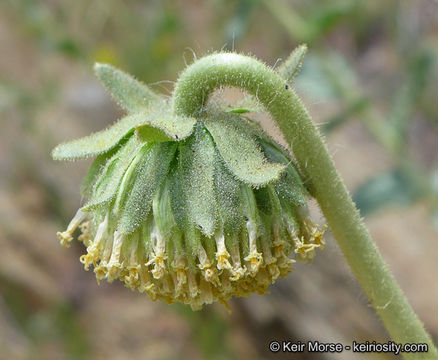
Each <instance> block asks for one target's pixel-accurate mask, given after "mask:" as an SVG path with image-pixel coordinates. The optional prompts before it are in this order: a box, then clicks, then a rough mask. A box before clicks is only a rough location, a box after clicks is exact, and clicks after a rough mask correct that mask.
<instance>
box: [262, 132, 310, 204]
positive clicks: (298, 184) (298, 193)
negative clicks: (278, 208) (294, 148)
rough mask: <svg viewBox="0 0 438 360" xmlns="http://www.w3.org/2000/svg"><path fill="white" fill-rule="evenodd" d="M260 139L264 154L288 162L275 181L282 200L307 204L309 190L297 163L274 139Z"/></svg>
mask: <svg viewBox="0 0 438 360" xmlns="http://www.w3.org/2000/svg"><path fill="white" fill-rule="evenodd" d="M259 141H260V145H261V147H262V149H263V152H264V154H265V155H266V157H267V158H268V159H269V160H270V161H275V162H278V163H281V164H287V168H286V170H285V171H284V172H283V173H282V174H281V177H280V179H279V180H278V181H276V182H274V183H273V186H274V189H275V192H276V193H277V195H278V197H279V198H280V200H282V201H287V202H291V203H293V204H295V205H304V204H306V197H307V190H306V188H305V187H304V184H303V181H302V179H301V175H300V173H299V171H298V168H297V167H296V165H295V163H294V162H293V161H292V160H291V159H290V158H289V156H287V154H286V153H285V151H283V150H282V149H280V148H279V147H278V146H276V145H275V144H274V142H273V141H270V140H269V139H266V138H260V140H259Z"/></svg>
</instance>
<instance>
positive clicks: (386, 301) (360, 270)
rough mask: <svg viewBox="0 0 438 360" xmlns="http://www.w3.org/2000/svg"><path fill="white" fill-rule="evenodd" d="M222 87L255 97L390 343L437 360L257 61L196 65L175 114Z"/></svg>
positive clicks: (289, 94) (308, 136) (325, 164)
mask: <svg viewBox="0 0 438 360" xmlns="http://www.w3.org/2000/svg"><path fill="white" fill-rule="evenodd" d="M221 86H235V87H238V88H241V89H244V90H245V91H247V92H248V93H250V94H252V95H254V96H256V97H257V99H258V100H259V101H260V102H261V103H262V104H263V105H264V106H265V108H266V109H267V110H268V111H269V113H270V114H271V116H272V117H273V119H274V120H275V121H276V123H277V124H278V126H279V127H280V129H281V131H282V133H283V135H284V137H285V139H286V141H287V142H288V143H289V144H291V147H292V150H293V153H294V155H295V158H296V160H297V162H298V164H299V165H300V168H301V171H302V173H303V175H304V176H305V178H306V179H307V180H308V181H309V185H310V190H311V192H312V194H313V195H314V196H315V198H316V199H317V200H318V203H319V205H320V207H321V209H322V211H323V213H324V215H325V217H326V219H327V222H328V224H329V225H330V228H331V230H332V232H333V234H334V236H335V238H336V240H337V241H338V243H339V246H340V248H341V249H342V252H343V254H344V256H345V257H346V259H347V261H348V263H349V265H350V267H351V269H352V271H353V273H354V274H355V275H356V277H357V279H358V281H359V283H360V284H361V286H362V287H363V289H364V291H365V293H366V294H367V295H368V298H369V299H370V302H371V304H372V305H373V306H374V308H375V309H376V311H377V313H378V314H379V315H380V317H381V318H382V320H383V323H384V324H385V326H386V328H387V329H388V332H389V334H390V335H391V337H392V339H393V340H394V341H395V342H397V343H403V344H404V343H426V344H428V346H429V352H428V353H423V354H421V353H414V354H408V353H406V354H405V355H404V356H405V358H406V359H414V358H415V359H420V358H421V359H437V358H438V352H437V350H436V348H435V347H434V345H433V343H432V340H431V338H430V336H429V335H428V333H427V332H426V331H425V329H424V327H423V324H422V323H421V321H420V320H419V319H418V317H417V315H416V314H415V312H414V311H413V309H412V308H411V306H410V305H409V303H408V301H407V299H406V298H405V296H404V294H403V292H402V290H401V289H400V287H399V286H398V284H397V282H396V280H395V279H394V277H393V275H392V274H391V272H390V270H389V268H388V266H387V265H386V263H385V262H384V261H383V259H382V257H381V256H380V254H379V252H378V250H377V248H376V246H375V244H374V242H373V240H372V239H371V237H370V235H369V233H368V231H367V229H366V227H365V225H364V224H363V222H362V221H361V219H360V215H359V211H358V210H357V209H356V207H355V205H354V203H353V201H352V200H351V197H350V196H349V194H348V191H347V189H346V187H345V185H344V183H343V182H342V180H341V178H340V176H339V174H338V172H337V170H336V168H335V166H334V163H333V160H332V159H331V157H330V155H329V153H328V151H327V148H326V146H325V144H324V142H323V140H322V138H321V135H320V134H319V131H318V129H317V128H316V127H315V125H314V124H313V122H312V120H311V118H310V116H309V114H308V112H307V110H306V109H305V107H304V106H303V104H302V102H301V101H300V99H299V98H298V97H297V95H296V94H295V92H294V91H293V90H291V89H287V88H286V86H285V82H284V81H283V80H282V79H281V78H280V76H279V75H277V74H276V73H275V72H274V71H273V70H272V69H271V68H268V67H267V66H266V65H264V64H263V63H261V62H259V61H258V60H256V59H254V58H251V57H248V56H243V55H239V54H234V53H218V54H213V55H210V56H207V57H204V58H202V59H200V60H198V61H196V62H195V63H194V64H192V65H191V66H189V67H188V68H187V69H186V70H185V71H184V72H183V73H182V74H181V76H180V78H179V80H178V83H177V84H176V87H175V91H174V94H173V101H174V103H173V106H174V112H175V113H176V114H177V115H186V116H193V115H197V114H199V113H200V112H202V110H203V107H204V106H205V104H206V103H207V100H208V97H209V95H210V94H211V93H212V92H213V91H214V90H215V89H217V88H219V87H221Z"/></svg>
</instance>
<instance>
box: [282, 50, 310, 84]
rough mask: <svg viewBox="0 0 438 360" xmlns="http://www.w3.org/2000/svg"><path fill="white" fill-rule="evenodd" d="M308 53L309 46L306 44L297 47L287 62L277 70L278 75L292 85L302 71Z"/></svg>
mask: <svg viewBox="0 0 438 360" xmlns="http://www.w3.org/2000/svg"><path fill="white" fill-rule="evenodd" d="M306 52H307V46H306V45H305V44H303V45H300V46H298V47H296V48H295V50H294V51H293V52H292V53H291V54H290V55H289V57H288V58H287V59H286V61H285V62H283V63H282V64H281V65H280V67H279V68H278V69H276V71H277V73H278V75H280V76H281V77H282V78H283V79H284V80H286V82H288V83H290V82H291V81H292V80H293V79H294V77H295V76H296V75H297V74H298V72H299V71H300V69H301V66H302V64H303V61H304V56H305V55H306Z"/></svg>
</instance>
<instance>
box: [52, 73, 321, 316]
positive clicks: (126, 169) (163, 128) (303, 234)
mask: <svg viewBox="0 0 438 360" xmlns="http://www.w3.org/2000/svg"><path fill="white" fill-rule="evenodd" d="M96 72H97V74H98V76H99V77H100V78H101V80H102V81H103V82H104V84H105V85H106V86H107V87H108V88H109V90H110V91H111V92H112V93H113V95H114V97H115V98H116V99H118V100H119V102H120V103H121V104H122V106H125V108H126V110H128V112H129V113H130V114H129V115H128V116H127V117H125V118H123V119H121V120H120V121H119V122H118V123H116V124H115V125H113V126H112V127H110V128H109V129H107V130H104V131H102V132H100V133H96V134H94V135H91V136H89V137H87V138H84V139H79V140H74V141H72V142H70V143H66V144H61V145H59V146H58V147H57V148H55V150H54V152H53V156H54V158H56V159H77V158H83V157H88V156H97V157H96V159H95V160H94V162H93V164H92V165H91V167H90V170H89V172H88V174H87V176H86V178H85V180H84V184H83V188H82V193H83V195H84V197H85V198H86V199H87V200H88V202H87V203H86V204H85V205H84V206H83V207H82V208H81V209H80V210H78V212H77V214H76V215H75V217H74V218H73V220H72V221H71V223H70V224H69V225H68V227H67V230H66V231H64V232H60V233H58V237H59V239H60V241H61V244H62V245H63V246H68V245H69V243H70V242H71V241H72V239H73V234H74V232H75V230H76V229H77V228H80V229H81V232H82V234H81V235H80V236H79V240H81V241H82V242H83V243H84V245H85V246H86V249H87V253H86V254H84V255H82V256H81V257H80V261H81V262H82V263H83V265H84V268H85V270H89V269H91V268H93V269H94V272H95V275H96V279H97V281H98V282H100V281H101V280H102V279H106V280H107V281H110V282H112V281H114V280H116V279H119V280H120V281H122V282H123V283H124V284H125V285H126V286H127V287H129V288H131V289H133V290H137V291H139V292H143V293H146V294H147V295H149V296H150V298H151V299H153V300H156V299H161V300H165V301H166V302H168V303H174V302H181V303H183V304H187V305H190V306H191V307H192V308H193V309H200V308H201V307H202V306H203V305H204V304H210V303H212V302H214V301H220V302H222V303H225V302H226V301H227V300H228V299H229V298H230V297H231V296H233V295H235V296H247V295H249V294H251V293H253V292H257V293H259V294H263V293H265V292H267V289H268V287H269V285H270V284H272V283H273V282H275V280H276V279H277V278H279V277H285V276H286V275H287V274H288V273H289V272H291V271H292V267H291V266H292V263H293V262H294V261H295V260H294V259H298V260H303V261H307V260H312V259H313V257H314V255H315V249H316V248H318V247H319V248H322V247H323V245H324V242H323V238H322V235H323V230H321V229H320V228H319V227H318V226H316V225H315V224H314V223H313V222H312V221H311V220H310V218H309V214H308V211H307V205H306V202H307V197H308V196H309V195H308V192H307V191H306V189H305V187H304V185H303V181H302V179H301V177H300V174H299V172H298V169H297V168H296V166H295V165H294V163H293V161H292V160H291V158H290V156H289V154H288V152H287V151H285V150H284V149H282V148H281V146H280V145H278V144H276V143H275V142H274V141H273V140H272V139H271V138H269V137H268V135H266V134H265V133H264V132H263V131H262V130H261V129H260V128H259V127H258V126H257V125H256V124H255V123H254V122H253V121H251V120H249V119H248V118H245V117H243V116H241V115H238V114H235V113H230V112H225V111H224V110H222V109H220V108H214V107H212V106H209V107H206V108H205V109H203V111H202V112H201V113H200V114H199V117H198V118H196V119H194V118H181V117H177V116H175V115H174V114H172V112H171V110H170V109H171V104H170V102H169V101H168V100H165V99H162V98H159V97H158V96H157V95H155V94H153V95H152V93H151V92H150V90H148V89H147V88H146V87H145V86H144V85H143V84H141V83H139V82H137V81H136V80H134V79H132V78H131V77H129V76H128V75H126V74H124V73H122V72H120V71H119V70H116V69H114V68H112V67H109V66H107V65H98V66H97V69H96ZM123 87H125V88H128V89H130V91H126V92H124V91H121V90H120V89H121V88H123Z"/></svg>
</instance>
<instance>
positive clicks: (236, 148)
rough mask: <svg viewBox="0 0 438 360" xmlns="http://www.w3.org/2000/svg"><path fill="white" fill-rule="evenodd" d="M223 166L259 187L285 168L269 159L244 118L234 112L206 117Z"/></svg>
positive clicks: (274, 177) (277, 176) (240, 178)
mask: <svg viewBox="0 0 438 360" xmlns="http://www.w3.org/2000/svg"><path fill="white" fill-rule="evenodd" d="M205 126H206V127H207V129H208V131H209V132H210V134H211V135H212V136H213V139H214V142H215V143H216V147H217V149H218V150H219V154H220V155H221V157H222V159H223V160H224V162H225V165H226V167H227V168H228V170H230V171H231V173H232V174H233V175H234V176H236V177H237V178H238V179H239V180H241V181H243V182H245V183H247V184H249V185H251V186H253V187H260V186H263V185H266V184H267V183H269V182H271V181H274V180H276V179H278V178H279V177H280V174H281V173H282V171H284V169H285V168H286V165H284V164H275V163H269V162H268V161H267V160H266V158H265V157H264V155H263V153H262V152H261V150H260V148H259V146H258V145H257V142H256V140H255V138H254V136H252V135H251V133H250V132H249V131H248V129H247V128H246V121H245V122H244V121H242V118H241V117H240V116H238V115H235V114H222V113H221V114H219V115H216V114H212V115H211V116H210V117H209V118H208V119H206V121H205Z"/></svg>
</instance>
